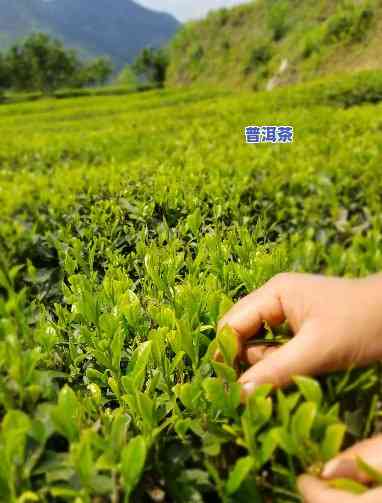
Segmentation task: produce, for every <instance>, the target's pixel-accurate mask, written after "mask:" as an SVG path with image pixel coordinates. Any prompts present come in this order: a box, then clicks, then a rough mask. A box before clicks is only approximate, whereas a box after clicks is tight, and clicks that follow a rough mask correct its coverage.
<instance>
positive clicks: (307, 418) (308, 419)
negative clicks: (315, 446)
mask: <svg viewBox="0 0 382 503" xmlns="http://www.w3.org/2000/svg"><path fill="white" fill-rule="evenodd" d="M316 414H317V404H316V403H313V402H306V403H303V404H302V405H300V407H299V408H298V409H297V411H296V413H295V414H294V416H293V418H292V425H291V426H292V433H293V436H294V438H295V439H296V441H299V440H302V439H308V438H309V437H310V432H311V429H312V426H313V422H314V420H315V418H316Z"/></svg>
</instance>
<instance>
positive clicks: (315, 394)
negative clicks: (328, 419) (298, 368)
mask: <svg viewBox="0 0 382 503" xmlns="http://www.w3.org/2000/svg"><path fill="white" fill-rule="evenodd" d="M293 380H294V382H295V383H296V384H297V386H298V389H299V390H300V392H301V394H302V395H303V396H304V398H305V400H307V401H308V402H314V403H316V404H317V406H318V407H319V406H320V405H321V402H322V390H321V386H320V384H319V383H318V382H317V381H315V380H314V379H312V378H310V377H304V376H297V377H294V378H293Z"/></svg>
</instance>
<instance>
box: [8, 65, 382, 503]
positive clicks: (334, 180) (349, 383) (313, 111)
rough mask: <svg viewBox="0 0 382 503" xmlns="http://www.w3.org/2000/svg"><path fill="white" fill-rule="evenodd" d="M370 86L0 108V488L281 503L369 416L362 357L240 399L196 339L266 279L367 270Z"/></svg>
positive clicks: (370, 388)
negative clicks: (277, 129) (289, 131)
mask: <svg viewBox="0 0 382 503" xmlns="http://www.w3.org/2000/svg"><path fill="white" fill-rule="evenodd" d="M370 83H371V84H370ZM380 83H381V76H380V74H364V75H359V76H357V77H354V78H353V79H349V80H346V79H343V80H338V81H329V82H328V83H325V82H321V83H314V84H311V86H310V87H308V88H307V87H301V88H296V89H290V90H288V91H278V92H277V93H271V94H256V95H253V94H242V95H233V94H230V93H228V92H222V91H220V92H216V91H214V90H203V89H201V90H197V89H196V90H193V91H178V92H173V91H168V90H165V91H155V92H154V91H153V92H148V93H145V94H143V95H131V96H126V97H123V96H122V97H121V96H110V97H102V98H101V97H83V98H77V99H62V100H53V99H47V100H42V101H38V102H35V103H24V104H22V103H21V104H17V105H3V106H1V108H0V134H1V137H2V149H1V152H0V208H1V217H0V407H1V417H2V428H1V432H0V454H1V458H2V463H1V464H0V495H1V496H0V499H1V501H4V502H12V503H15V502H18V503H21V502H23V503H25V502H30V501H31V502H32V501H40V502H48V501H49V502H52V501H55V502H63V501H65V502H66V501H67V502H69V501H73V502H76V503H81V502H82V503H85V502H86V503H88V502H94V503H96V502H97V503H99V502H109V501H110V502H112V503H117V502H119V501H123V500H125V501H129V500H131V501H137V502H138V501H139V502H144V501H148V502H149V501H166V502H171V501H177V502H188V501H190V502H191V501H192V502H201V501H209V502H214V501H225V502H229V501H235V502H240V501H242V502H248V501H253V502H266V501H268V498H269V497H271V500H272V501H273V502H275V503H276V502H280V503H281V502H283V503H285V502H287V501H288V502H293V501H298V496H297V495H296V488H295V480H296V475H297V474H299V473H301V472H302V471H304V470H310V471H314V472H315V473H317V472H319V470H320V467H321V465H322V462H323V461H324V460H326V459H328V458H330V457H331V456H333V455H334V454H335V453H336V451H337V450H338V449H339V448H340V446H341V443H342V440H343V436H344V434H345V439H344V445H346V444H350V443H352V442H354V441H356V440H358V439H360V438H363V437H364V436H367V435H370V434H372V433H373V432H376V431H378V430H379V429H380V403H381V402H380V400H381V397H382V390H381V388H380V382H381V379H380V377H381V376H380V369H379V366H373V367H370V368H368V369H365V370H362V371H361V370H352V371H349V372H347V373H340V374H333V375H331V376H329V377H327V378H323V379H322V380H321V384H320V385H319V384H318V383H317V382H316V381H313V380H308V379H297V380H296V385H295V386H292V387H291V388H290V389H288V390H285V391H283V392H281V391H280V392H278V393H277V394H276V393H271V390H270V389H269V387H267V386H265V387H262V388H260V389H259V390H258V391H257V392H256V394H255V395H254V397H253V399H252V400H251V402H250V403H249V405H248V407H247V408H243V407H242V406H241V405H240V399H239V388H238V385H237V384H236V383H235V379H236V375H235V372H234V370H233V368H232V364H233V359H234V356H235V350H236V349H235V344H234V343H233V340H234V339H233V338H232V337H231V336H230V334H229V332H223V333H222V334H221V335H220V336H219V338H218V342H216V339H215V335H216V333H215V331H216V324H217V320H218V319H219V317H220V316H221V315H222V313H224V312H225V311H226V310H227V309H228V308H229V306H230V305H231V304H232V302H234V301H235V300H236V299H237V298H239V297H240V296H242V295H244V294H245V293H246V292H249V291H251V290H252V289H253V288H256V287H258V286H260V285H261V284H263V283H264V282H265V281H266V280H267V279H269V278H270V277H272V276H273V275H274V274H276V273H278V272H281V271H286V270H296V271H310V272H323V273H325V274H338V275H341V276H353V277H358V276H363V275H366V274H368V273H371V272H374V271H379V270H381V268H382V253H381V242H382V220H381V204H382V201H381V194H382V185H381V184H382V181H381V177H380V176H379V173H380V169H381V168H380V159H381V149H382V121H381V118H380V117H381V111H382V105H380V104H376V103H377V102H378V100H380V98H381V85H380ZM349 97H350V98H351V99H349ZM354 104H359V105H362V106H356V107H355V106H351V105H354ZM344 107H346V108H344ZM254 122H256V123H259V124H290V125H293V126H294V128H295V143H294V144H292V145H259V146H248V145H245V143H244V135H243V128H244V127H245V126H247V125H249V124H252V123H254ZM365 330H367V327H365ZM268 336H269V337H271V336H272V334H270V333H269V334H268ZM213 341H215V342H213ZM216 344H219V346H220V348H221V349H222V350H223V353H224V356H225V363H224V364H222V363H220V364H218V363H215V364H213V363H212V359H211V354H212V352H213V351H214V347H215V346H216Z"/></svg>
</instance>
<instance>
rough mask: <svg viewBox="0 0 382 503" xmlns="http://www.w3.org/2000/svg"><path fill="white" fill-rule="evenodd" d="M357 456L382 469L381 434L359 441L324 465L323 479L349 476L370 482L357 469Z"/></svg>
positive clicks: (377, 468) (365, 475)
mask: <svg viewBox="0 0 382 503" xmlns="http://www.w3.org/2000/svg"><path fill="white" fill-rule="evenodd" d="M357 458H361V459H362V460H363V461H365V462H366V463H367V464H369V465H370V466H372V467H373V468H375V469H376V470H379V471H381V470H382V435H378V436H377V437H374V438H369V439H367V440H363V441H362V442H359V443H357V444H355V445H353V446H352V447H350V449H347V450H346V451H344V452H342V453H341V454H340V455H339V456H337V457H336V458H334V459H333V460H331V461H329V463H327V464H326V465H325V468H324V470H323V473H322V476H323V477H324V478H325V479H332V478H351V479H354V480H357V481H359V482H363V483H365V482H366V483H367V482H370V478H369V477H368V476H367V474H366V473H364V472H363V471H362V470H360V469H359V467H358V464H357Z"/></svg>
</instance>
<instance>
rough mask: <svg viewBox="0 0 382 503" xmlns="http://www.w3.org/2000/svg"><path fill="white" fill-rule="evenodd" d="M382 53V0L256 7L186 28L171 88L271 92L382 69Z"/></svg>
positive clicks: (297, 0) (295, 0) (176, 44)
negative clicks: (218, 87) (330, 76)
mask: <svg viewBox="0 0 382 503" xmlns="http://www.w3.org/2000/svg"><path fill="white" fill-rule="evenodd" d="M381 54H382V1H381V0H319V1H317V0H273V1H269V0H257V1H256V2H253V3H250V4H246V5H242V6H238V7H235V8H232V9H222V10H219V11H216V12H212V13H211V14H210V15H209V16H208V17H207V18H206V19H204V20H202V21H197V22H191V23H188V24H186V25H185V26H184V27H183V29H182V30H180V31H179V32H178V34H177V35H176V36H175V38H174V40H173V41H172V43H171V66H170V69H169V73H168V84H169V85H171V86H179V85H188V84H191V83H198V84H213V85H216V84H219V85H224V86H230V87H232V86H235V87H246V88H252V89H265V88H267V89H270V88H272V87H275V86H279V85H284V84H289V83H294V82H298V81H304V80H308V79H311V78H315V77H317V76H321V75H326V74H333V73H344V72H354V71H357V70H365V69H376V68H381V67H382V57H381Z"/></svg>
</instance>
